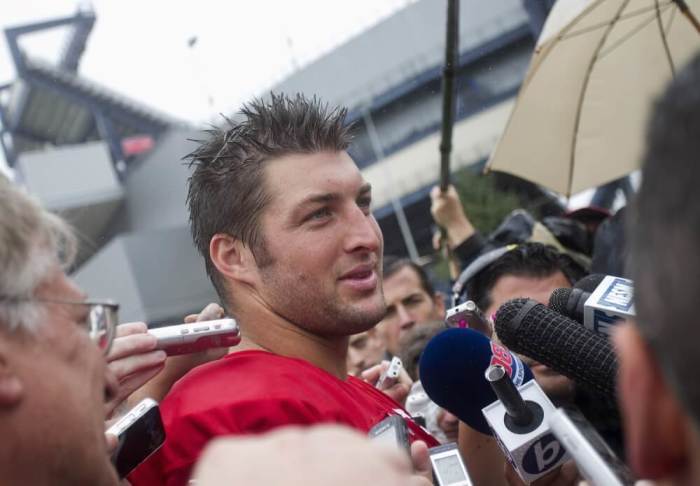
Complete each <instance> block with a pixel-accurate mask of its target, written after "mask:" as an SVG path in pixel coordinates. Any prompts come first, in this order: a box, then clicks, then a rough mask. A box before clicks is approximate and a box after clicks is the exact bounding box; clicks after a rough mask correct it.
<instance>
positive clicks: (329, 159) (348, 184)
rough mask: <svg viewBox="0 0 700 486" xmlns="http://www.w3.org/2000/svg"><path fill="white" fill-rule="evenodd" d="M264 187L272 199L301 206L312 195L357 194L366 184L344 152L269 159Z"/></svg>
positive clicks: (291, 155) (292, 155) (294, 155)
mask: <svg viewBox="0 0 700 486" xmlns="http://www.w3.org/2000/svg"><path fill="white" fill-rule="evenodd" d="M264 179H265V185H266V188H267V190H268V191H269V192H270V194H269V195H270V196H271V197H272V198H273V200H274V199H279V198H280V197H283V198H284V200H285V201H289V202H292V203H301V202H303V201H304V199H306V198H308V197H309V196H312V195H323V194H326V193H334V192H346V191H350V192H353V191H355V192H356V191H359V190H360V189H361V188H362V187H363V186H365V185H366V184H367V182H366V181H365V180H364V178H363V177H362V173H361V172H360V170H359V169H358V168H357V166H356V165H355V162H354V161H353V160H352V158H351V157H350V156H349V155H348V154H347V153H346V152H318V153H313V154H290V155H286V156H284V157H278V158H276V159H273V160H270V161H269V162H268V164H267V166H266V169H265V177H264Z"/></svg>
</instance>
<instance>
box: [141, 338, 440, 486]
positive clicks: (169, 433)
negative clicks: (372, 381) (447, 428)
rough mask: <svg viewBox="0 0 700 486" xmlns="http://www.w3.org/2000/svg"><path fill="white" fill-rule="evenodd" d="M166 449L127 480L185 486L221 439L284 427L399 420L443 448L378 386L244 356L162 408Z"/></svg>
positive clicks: (196, 373)
mask: <svg viewBox="0 0 700 486" xmlns="http://www.w3.org/2000/svg"><path fill="white" fill-rule="evenodd" d="M161 413H162V416H163V424H164V425H165V431H166V440H165V443H164V444H163V447H162V448H161V449H160V450H159V451H158V452H157V453H155V454H154V455H153V456H151V458H149V460H147V461H146V462H145V463H144V464H142V465H141V466H140V467H138V468H137V469H136V470H135V471H134V473H133V474H131V475H130V476H129V481H131V483H132V485H133V486H154V485H168V486H175V485H178V486H179V485H185V484H186V483H187V481H188V479H189V477H190V474H191V472H192V467H193V466H194V464H195V462H196V461H197V458H198V457H199V454H200V453H201V452H202V449H203V448H204V446H205V445H206V444H207V442H209V440H211V439H212V438H214V437H216V436H220V435H240V434H257V433H262V432H267V431H269V430H271V429H275V428H277V427H281V426H285V425H312V424H320V423H335V424H343V425H347V426H349V427H352V428H353V429H357V430H360V431H362V432H368V431H369V430H370V429H371V428H372V427H373V426H374V425H376V424H377V423H378V422H380V421H381V420H382V419H384V418H385V417H387V416H388V415H391V414H394V415H400V416H402V417H404V418H405V419H407V420H406V422H407V424H408V428H409V433H410V436H411V437H410V439H411V441H413V440H415V439H420V440H423V441H425V442H426V443H427V444H428V447H432V446H435V445H438V442H437V441H436V440H435V439H434V438H433V437H432V436H431V435H430V434H428V433H427V432H426V431H425V430H424V429H422V428H421V427H419V426H418V425H417V424H416V423H415V422H413V421H412V420H410V418H409V416H408V414H407V413H406V411H405V410H404V409H403V408H402V407H401V406H400V405H399V404H397V403H396V402H395V401H394V400H392V399H391V398H389V397H388V396H387V395H385V394H384V393H382V392H380V391H379V390H377V389H375V388H374V387H373V386H371V385H369V384H367V383H365V382H364V381H362V380H359V379H357V378H355V377H352V376H349V377H348V378H347V380H345V381H343V380H340V379H338V378H337V377H335V376H333V375H331V374H330V373H328V372H326V371H324V370H322V369H320V368H318V367H316V366H314V365H312V364H311V363H309V362H307V361H304V360H301V359H295V358H287V357H284V356H279V355H276V354H272V353H269V352H266V351H257V350H256V351H240V352H237V353H232V354H229V355H227V356H225V357H223V358H221V359H220V360H217V361H214V362H212V363H208V364H206V365H203V366H199V367H197V368H195V369H194V370H192V371H191V372H190V373H188V374H187V375H185V377H184V378H182V379H181V380H180V381H178V382H177V383H176V384H175V386H174V387H173V388H172V390H171V391H170V393H169V394H168V395H167V397H166V398H165V399H164V400H163V402H162V403H161Z"/></svg>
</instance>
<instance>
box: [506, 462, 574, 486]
mask: <svg viewBox="0 0 700 486" xmlns="http://www.w3.org/2000/svg"><path fill="white" fill-rule="evenodd" d="M504 473H505V479H506V482H507V483H508V486H526V484H527V483H525V482H523V480H522V479H520V476H518V473H517V472H515V469H513V467H512V466H511V465H510V464H509V463H508V462H506V466H505V471H504ZM579 481H580V475H579V473H578V468H577V467H576V463H575V462H574V461H566V462H565V463H564V464H562V465H561V466H559V467H557V468H555V469H554V470H553V471H551V472H549V473H547V474H546V475H544V476H542V477H541V478H539V479H538V480H537V481H534V482H532V483H530V485H531V486H578V485H579V484H580V483H579Z"/></svg>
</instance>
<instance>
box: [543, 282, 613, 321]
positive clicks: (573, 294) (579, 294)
mask: <svg viewBox="0 0 700 486" xmlns="http://www.w3.org/2000/svg"><path fill="white" fill-rule="evenodd" d="M604 278H605V275H603V274H602V273H593V274H591V275H587V276H585V277H583V278H582V279H581V280H579V281H578V282H576V283H575V284H574V287H573V288H563V289H556V290H555V291H554V292H552V295H550V297H549V304H548V306H549V308H550V309H552V310H554V311H556V312H558V313H559V314H561V315H564V316H567V317H570V318H572V319H573V320H575V321H578V322H580V323H581V324H583V304H585V303H586V300H588V297H590V296H591V293H592V292H593V291H594V290H595V289H596V288H597V287H598V285H600V283H601V282H602V281H603V279H604Z"/></svg>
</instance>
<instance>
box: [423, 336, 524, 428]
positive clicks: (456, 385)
mask: <svg viewBox="0 0 700 486" xmlns="http://www.w3.org/2000/svg"><path fill="white" fill-rule="evenodd" d="M494 364H497V365H500V366H502V367H503V368H504V369H505V370H506V372H507V373H508V375H509V376H510V378H511V379H512V380H513V383H515V384H516V385H517V386H519V385H522V384H523V383H526V382H528V381H530V380H531V379H532V372H531V371H530V369H529V368H528V367H527V366H526V365H525V364H524V363H523V362H522V361H521V360H520V359H519V358H518V357H517V356H515V355H514V354H513V353H511V352H510V351H508V350H507V349H506V348H504V347H503V346H501V345H499V344H496V343H494V342H492V341H491V340H490V339H488V338H487V337H486V336H484V335H483V334H481V333H479V332H477V331H474V330H472V329H463V328H453V329H447V330H445V331H443V332H441V333H440V334H438V335H437V336H435V337H433V338H432V339H431V340H430V342H428V345H427V346H426V347H425V349H424V350H423V353H422V354H421V360H420V365H419V370H420V378H421V382H422V384H423V388H424V389H425V392H426V393H427V394H428V396H429V397H430V399H431V400H432V401H434V402H435V403H437V404H438V405H440V406H441V407H442V408H444V409H445V410H447V411H449V412H451V413H452V414H454V415H455V416H457V417H458V418H459V419H460V420H461V421H462V422H464V423H465V424H467V425H468V426H470V427H471V428H473V429H475V430H478V431H479V432H481V433H483V434H491V428H490V427H489V425H488V423H487V422H486V419H485V418H484V415H483V414H482V413H481V409H482V408H484V407H485V406H487V405H490V404H491V403H493V402H495V401H496V400H497V397H496V394H495V393H494V392H493V389H492V388H491V385H490V384H489V382H488V381H487V380H486V378H485V376H484V372H485V371H486V369H487V368H488V367H489V366H491V365H494Z"/></svg>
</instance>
